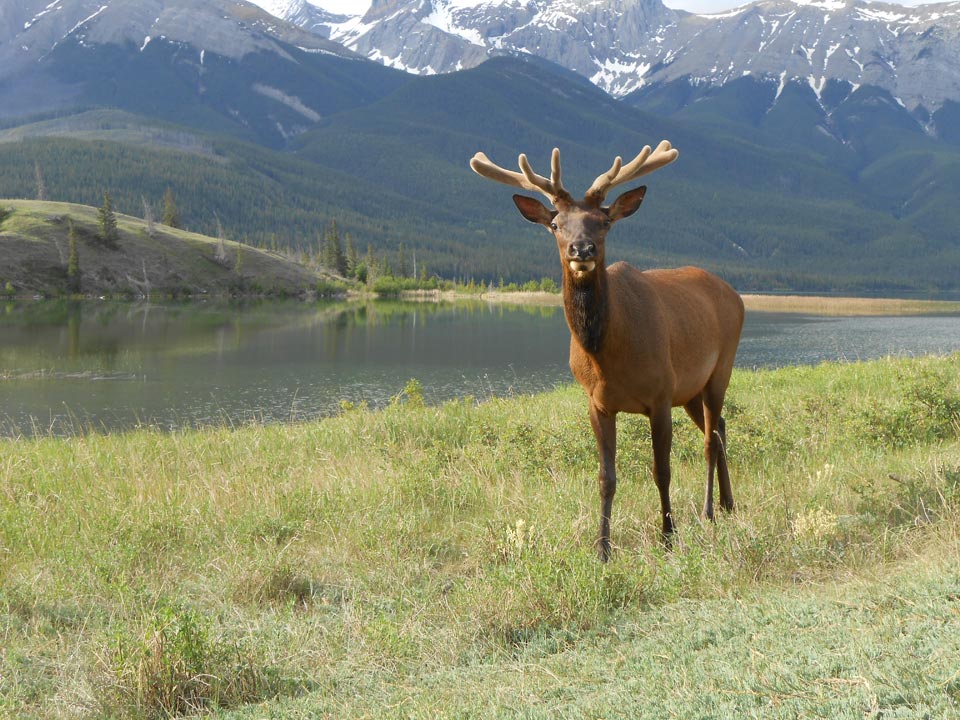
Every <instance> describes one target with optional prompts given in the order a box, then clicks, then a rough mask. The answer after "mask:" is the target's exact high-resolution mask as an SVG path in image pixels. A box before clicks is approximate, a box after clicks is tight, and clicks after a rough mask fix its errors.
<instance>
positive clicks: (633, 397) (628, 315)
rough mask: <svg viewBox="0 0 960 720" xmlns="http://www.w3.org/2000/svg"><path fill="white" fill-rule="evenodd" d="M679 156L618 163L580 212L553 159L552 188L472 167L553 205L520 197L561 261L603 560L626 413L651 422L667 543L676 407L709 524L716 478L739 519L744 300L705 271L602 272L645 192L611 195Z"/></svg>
mask: <svg viewBox="0 0 960 720" xmlns="http://www.w3.org/2000/svg"><path fill="white" fill-rule="evenodd" d="M676 157H677V151H676V150H675V149H673V148H671V146H670V143H668V142H667V141H663V142H661V143H660V145H659V146H658V147H657V149H656V150H655V151H651V149H650V147H649V146H647V147H645V148H644V149H643V151H641V153H640V154H639V155H637V157H636V158H635V159H634V160H633V161H631V162H630V163H628V164H627V165H622V161H621V159H620V158H619V157H618V158H616V160H615V161H614V163H613V167H612V168H611V169H610V171H608V172H606V173H604V174H602V175H600V176H599V177H598V178H597V179H596V181H594V183H593V185H592V186H591V187H590V189H589V190H588V191H587V193H586V194H585V196H584V198H583V200H579V201H578V200H574V198H573V197H572V196H571V195H570V194H569V193H568V192H567V191H566V190H565V189H564V188H563V185H562V184H561V180H560V151H559V150H557V149H554V151H553V156H552V162H551V165H552V168H551V177H550V178H549V179H547V178H545V177H542V176H540V175H537V174H535V173H534V172H533V170H532V169H531V167H530V164H529V162H528V161H527V158H526V156H525V155H521V156H520V159H519V165H520V170H521V172H519V173H518V172H511V171H508V170H505V169H503V168H501V167H499V166H497V165H494V164H493V163H492V162H490V160H488V159H487V157H486V156H485V155H484V154H483V153H477V154H476V155H475V156H474V157H473V159H472V160H471V161H470V166H471V167H472V168H473V170H474V171H475V172H477V173H479V174H480V175H482V176H484V177H486V178H489V179H491V180H495V181H497V182H501V183H504V184H507V185H512V186H514V187H519V188H522V189H525V190H530V191H535V192H540V193H542V194H544V195H546V197H548V198H549V199H550V202H551V203H552V205H553V207H552V208H548V207H546V206H544V205H543V204H542V203H541V202H540V201H538V200H536V199H534V198H530V197H526V196H524V195H514V196H513V200H514V203H515V204H516V206H517V208H518V209H519V210H520V213H521V214H522V215H523V217H525V218H526V219H527V220H529V221H531V222H534V223H539V224H540V225H543V226H544V227H546V228H547V229H548V230H549V231H550V232H551V233H553V235H554V237H555V238H556V241H557V248H558V250H559V252H560V263H561V266H562V268H563V305H564V313H565V315H566V319H567V324H568V325H569V327H570V335H571V337H570V369H571V370H572V371H573V375H574V377H576V379H577V381H578V382H579V383H580V385H582V386H583V389H584V390H585V391H586V393H587V397H588V398H589V401H590V424H591V426H592V428H593V433H594V435H595V436H596V440H597V447H598V450H599V457H600V476H599V483H600V531H599V535H598V539H597V547H598V552H599V555H600V557H601V559H603V560H607V559H608V558H609V556H610V515H611V510H612V506H613V498H614V494H615V492H616V488H617V473H616V467H615V463H616V453H617V433H616V418H617V413H619V412H629V413H642V414H644V415H646V416H647V417H648V418H649V419H650V431H651V436H652V441H653V475H654V479H655V481H656V484H657V490H658V491H659V494H660V508H661V514H662V521H663V536H664V538H665V539H666V540H667V541H668V542H669V539H670V536H671V534H672V533H673V529H674V523H673V515H672V511H671V508H670V446H671V444H672V432H673V424H672V419H671V408H673V407H679V406H682V407H683V408H684V409H685V410H686V412H687V414H688V415H689V416H690V418H691V419H692V420H693V422H695V423H696V425H697V427H698V428H700V430H701V431H702V432H703V434H704V455H705V458H706V463H707V473H706V489H705V497H704V504H703V514H704V515H705V516H706V517H707V518H709V519H711V520H712V519H713V510H714V507H713V505H714V503H713V487H714V478H715V476H716V479H717V484H718V486H719V491H720V506H721V508H723V509H724V510H732V509H733V493H732V491H731V489H730V475H729V472H728V470H727V461H726V453H725V444H726V432H725V423H724V419H723V416H722V410H723V400H724V395H725V394H726V391H727V385H728V383H729V381H730V374H731V371H732V369H733V362H734V357H735V356H736V353H737V345H738V343H739V341H740V331H741V328H742V326H743V314H744V311H743V301H742V300H741V299H740V296H739V295H738V294H737V292H736V291H735V290H734V289H733V288H732V287H730V285H728V284H727V283H726V282H724V281H723V280H721V279H720V278H718V277H717V276H715V275H712V274H710V273H708V272H706V271H704V270H701V269H699V268H694V267H685V268H680V269H676V270H647V271H644V272H641V271H639V270H637V269H635V268H633V267H631V266H630V265H628V264H626V263H623V262H618V263H615V264H614V265H611V266H610V267H607V266H606V264H605V261H604V259H605V241H606V236H607V232H608V230H609V229H610V227H611V226H612V225H613V223H615V222H617V221H618V220H622V219H624V218H626V217H629V216H630V215H632V214H633V213H634V212H636V210H637V208H638V207H639V206H640V203H641V202H642V200H643V197H644V194H645V193H646V187H645V186H644V187H639V188H636V189H634V190H629V191H627V192H625V193H623V194H622V195H620V196H619V197H618V198H617V199H616V201H615V202H613V203H612V204H611V205H610V206H609V207H606V206H604V205H603V200H604V198H605V196H606V193H607V192H608V191H609V190H610V189H611V188H612V187H614V186H616V185H620V184H623V183H627V182H630V181H632V180H634V179H636V178H637V177H640V176H641V175H645V174H647V173H649V172H652V171H653V170H656V169H659V168H660V167H663V166H664V165H666V164H668V163H670V162H673V160H675V159H676Z"/></svg>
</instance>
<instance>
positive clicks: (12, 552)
mask: <svg viewBox="0 0 960 720" xmlns="http://www.w3.org/2000/svg"><path fill="white" fill-rule="evenodd" d="M420 398H421V396H420V393H419V391H418V386H417V384H416V383H411V384H410V386H409V387H408V390H407V392H406V394H405V396H403V397H402V398H400V399H399V400H398V402H397V403H396V404H395V405H394V406H391V407H389V408H387V409H385V410H384V411H381V412H370V411H367V410H366V409H364V408H349V407H345V408H344V410H343V412H342V414H341V415H340V416H338V417H335V418H331V419H329V420H325V421H322V422H316V423H307V424H300V425H287V426H251V427H240V428H233V429H230V428H214V429H209V430H203V431H189V432H187V431H185V432H178V433H173V434H164V433H159V432H154V431H146V430H145V431H138V432H132V433H128V434H117V435H108V436H104V435H95V434H92V435H86V436H83V437H77V438H72V439H56V438H48V439H39V440H18V441H13V440H3V441H0V716H2V717H10V718H95V717H96V718H128V717H129V718H164V717H170V716H173V715H181V714H189V713H195V712H204V713H210V714H213V715H215V716H217V717H220V718H229V719H230V720H239V719H244V720H260V719H262V718H278V719H286V720H289V719H294V718H303V719H306V718H327V717H329V718H347V717H349V718H362V717H371V718H425V719H426V718H443V717H450V718H493V717H506V718H642V717H664V718H732V717H745V718H798V717H803V718H819V717H822V718H857V719H858V720H859V719H862V718H881V717H882V718H926V717H929V718H944V717H960V705H958V703H960V660H958V658H960V355H954V356H951V357H946V358H922V359H912V360H882V361H876V362H871V363H865V364H848V365H822V366H819V367H815V368H792V369H783V370H776V371H758V372H737V373H736V374H735V375H734V379H733V383H732V386H731V390H730V394H729V405H728V411H727V417H728V441H729V457H730V464H731V468H732V473H733V480H734V493H735V496H736V499H737V502H738V510H737V511H736V512H735V513H734V514H732V515H724V516H722V517H720V518H719V521H718V522H717V524H716V525H709V524H706V525H705V524H703V523H701V521H700V520H699V518H698V514H697V508H698V507H699V506H700V504H701V501H702V497H701V494H702V475H703V464H702V457H701V456H702V452H701V440H699V439H698V438H697V436H696V431H695V430H694V429H693V427H692V425H691V424H690V423H689V422H688V421H687V420H686V418H685V417H683V416H681V415H679V414H678V415H676V416H675V424H676V431H675V446H674V455H673V457H674V486H673V498H674V507H675V510H676V515H677V521H678V523H679V528H680V529H679V533H678V537H677V540H676V543H675V546H674V548H673V549H672V550H670V551H667V550H665V549H664V548H663V547H662V545H661V543H660V542H659V539H658V518H659V508H658V504H657V501H656V491H655V488H654V485H653V482H652V481H651V479H650V472H649V463H650V450H649V434H648V430H647V427H646V423H645V421H644V419H643V418H633V417H628V416H621V417H622V419H621V423H620V440H619V448H620V455H619V458H618V460H619V468H620V477H621V484H620V491H619V494H618V497H617V501H616V503H615V507H614V518H613V540H614V543H615V546H616V549H615V554H614V557H613V559H612V561H611V562H610V563H609V564H607V565H601V564H600V563H599V562H598V561H596V560H595V558H594V556H593V551H592V543H593V539H594V534H595V530H596V522H597V517H596V516H597V498H596V481H595V476H596V459H595V449H594V441H593V438H592V436H591V434H590V430H589V423H588V422H587V418H586V402H585V399H584V398H583V396H582V392H581V391H580V390H579V388H575V387H570V388H564V389H559V390H557V391H554V392H551V393H548V394H544V395H538V396H532V397H515V398H510V399H505V400H489V401H485V402H482V403H477V402H475V401H473V400H464V401H459V402H453V403H449V404H445V405H442V406H439V407H424V406H423V404H422V402H421V399H420Z"/></svg>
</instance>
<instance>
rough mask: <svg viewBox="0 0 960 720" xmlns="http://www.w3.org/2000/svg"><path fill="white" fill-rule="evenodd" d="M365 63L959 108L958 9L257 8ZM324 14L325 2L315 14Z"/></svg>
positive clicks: (808, 4) (631, 5)
mask: <svg viewBox="0 0 960 720" xmlns="http://www.w3.org/2000/svg"><path fill="white" fill-rule="evenodd" d="M255 1H256V2H257V3H258V4H260V5H261V6H262V7H264V8H266V9H268V10H269V11H270V12H274V13H277V14H279V15H280V16H281V17H283V18H285V19H287V20H290V21H291V22H294V23H296V24H297V25H300V26H301V27H303V28H305V29H309V30H311V31H312V32H316V33H318V34H320V35H322V36H324V37H328V38H330V39H332V40H336V41H338V42H340V43H342V44H343V45H345V46H346V47H348V48H350V49H351V50H354V51H356V52H358V53H360V54H361V55H365V56H367V57H369V58H371V59H374V60H377V61H379V62H382V63H384V64H386V65H389V66H392V67H395V68H400V69H403V70H407V71H409V72H415V73H423V74H431V73H443V72H451V71H455V70H459V69H462V68H465V67H471V66H474V65H477V64H479V63H480V62H482V61H483V60H484V59H485V58H487V57H488V56H490V55H494V54H506V53H528V54H533V55H537V56H540V57H543V58H545V59H547V60H551V61H553V62H555V63H557V64H560V65H562V66H564V67H567V68H569V69H570V70H573V71H575V72H577V73H580V74H581V75H584V76H585V77H587V78H590V79H591V80H592V81H593V82H594V83H596V84H597V85H599V86H600V87H602V88H603V89H605V90H606V91H608V92H609V93H611V94H613V95H617V96H622V95H626V94H629V93H631V92H633V91H636V90H638V89H640V88H643V87H645V86H649V85H651V84H656V83H664V82H670V81H672V80H676V79H678V78H689V80H690V82H692V83H694V84H702V83H708V84H723V83H725V82H727V81H729V80H732V79H735V78H738V77H742V76H743V75H748V74H749V75H754V76H756V77H759V78H765V79H774V80H776V81H777V82H778V83H780V84H781V85H782V84H783V83H785V82H788V81H790V80H800V81H802V82H804V83H809V85H810V86H811V87H812V88H813V89H814V91H815V92H817V93H819V92H820V90H821V89H822V88H823V87H824V85H825V83H826V82H827V81H828V80H830V79H837V80H845V81H847V82H849V83H850V84H851V85H853V86H855V87H856V86H860V85H875V86H878V87H881V88H883V89H885V90H887V91H889V92H890V93H891V95H892V96H893V97H895V98H897V99H898V100H899V101H900V102H902V103H903V104H904V105H905V106H906V107H907V108H909V109H911V110H913V109H915V108H916V107H918V106H923V107H924V108H926V109H927V110H933V109H936V108H937V107H939V106H940V105H942V104H943V102H944V101H945V100H948V99H952V100H958V99H960V2H949V3H938V4H929V5H923V6H919V7H915V8H906V7H903V6H901V5H893V4H887V3H879V2H866V1H865V0H758V2H754V3H750V4H747V5H743V6H741V7H739V8H737V9H735V10H732V11H729V12H725V13H721V14H716V15H695V14H692V13H688V12H684V11H680V10H672V9H670V8H668V7H666V6H665V5H663V4H662V3H661V2H660V0H373V3H372V5H371V6H370V7H369V9H368V10H367V11H366V13H365V14H364V15H362V16H356V15H354V16H351V15H343V14H336V13H331V12H330V11H329V7H330V6H329V5H326V7H327V8H328V9H326V10H324V9H322V8H320V7H318V6H317V5H316V4H314V3H312V2H308V0H255ZM314 2H320V0H314Z"/></svg>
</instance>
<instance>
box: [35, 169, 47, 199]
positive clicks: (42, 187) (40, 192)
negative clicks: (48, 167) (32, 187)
mask: <svg viewBox="0 0 960 720" xmlns="http://www.w3.org/2000/svg"><path fill="white" fill-rule="evenodd" d="M33 174H34V175H35V176H36V178H37V200H46V199H47V184H46V183H45V182H44V181H43V171H42V170H41V169H40V161H39V160H34V161H33Z"/></svg>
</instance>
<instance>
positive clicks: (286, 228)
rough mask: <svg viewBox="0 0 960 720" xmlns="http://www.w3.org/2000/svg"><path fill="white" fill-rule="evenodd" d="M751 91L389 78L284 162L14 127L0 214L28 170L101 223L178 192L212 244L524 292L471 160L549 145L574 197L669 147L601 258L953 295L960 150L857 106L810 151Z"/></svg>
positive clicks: (136, 127) (531, 233)
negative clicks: (396, 261) (103, 213)
mask: <svg viewBox="0 0 960 720" xmlns="http://www.w3.org/2000/svg"><path fill="white" fill-rule="evenodd" d="M338 62H339V63H340V64H339V65H337V67H338V71H339V72H344V73H348V72H350V68H351V67H353V66H354V65H355V66H356V67H359V68H364V70H363V72H366V68H365V65H366V64H365V63H363V62H362V61H350V62H346V61H338ZM351 63H352V64H351ZM314 71H315V72H320V70H318V69H316V68H315V69H314ZM357 81H358V82H360V81H362V75H360V76H357ZM388 81H389V82H393V80H390V79H388ZM339 82H340V83H341V84H342V83H346V82H347V80H346V79H345V78H343V77H341V78H340V80H339ZM864 92H865V91H864ZM756 94H757V93H756V92H754V91H753V90H751V89H749V88H747V91H745V92H743V93H740V94H737V95H731V94H729V93H728V94H726V95H721V96H718V97H717V98H706V99H704V101H702V102H698V103H696V106H697V107H696V111H697V112H694V111H693V108H694V106H693V105H689V106H687V105H685V104H683V103H678V104H677V105H676V106H675V107H673V108H672V109H671V108H668V107H666V105H665V104H664V102H660V103H659V104H657V103H656V102H653V100H654V99H655V98H654V99H651V98H647V101H646V102H639V103H638V104H639V105H641V106H642V107H634V106H632V105H631V104H629V103H627V102H624V101H618V100H615V99H613V98H611V97H609V96H607V95H606V94H604V93H603V92H602V91H600V90H598V89H597V88H595V87H594V86H593V85H591V84H590V83H589V82H587V81H586V80H584V79H582V78H580V77H579V76H575V75H573V74H572V73H569V72H568V71H565V70H562V69H560V68H558V67H556V66H553V65H550V64H549V63H546V62H543V61H539V60H532V59H511V58H499V59H494V60H491V61H489V62H487V63H485V64H484V65H482V66H480V67H478V68H475V69H473V70H470V71H464V72H460V73H455V74H451V75H445V76H436V77H423V78H417V77H410V76H403V78H402V82H397V83H395V84H394V86H393V87H392V88H391V87H387V86H386V85H383V86H381V87H380V90H379V91H378V93H375V94H374V95H373V96H370V97H367V98H366V99H356V98H354V99H353V100H351V101H350V102H346V103H344V104H342V105H340V106H338V107H337V108H334V109H332V111H331V112H330V114H329V115H325V116H323V117H322V118H320V119H318V120H317V121H316V122H313V123H311V124H310V128H309V129H305V130H304V131H303V132H299V133H298V134H296V135H295V136H294V137H291V138H290V139H289V140H288V141H286V142H285V143H284V144H283V145H282V146H280V147H270V146H268V145H270V144H271V143H272V142H273V141H270V143H266V144H258V143H256V142H250V141H249V137H248V138H247V139H244V134H243V133H237V134H234V135H232V136H231V135H225V134H223V133H222V132H210V131H209V128H207V127H205V126H204V123H203V122H196V123H193V125H192V126H191V127H188V126H184V125H177V124H171V123H170V121H169V120H168V121H163V122H161V121H158V120H156V119H153V118H148V117H145V116H144V115H143V114H142V112H143V109H142V108H136V109H137V110H138V111H139V112H138V113H121V112H118V111H116V110H97V111H90V112H86V113H81V114H75V115H67V116H59V117H56V118H50V117H48V118H45V119H37V120H36V122H29V123H28V122H16V123H14V122H10V121H8V123H7V125H8V126H9V127H8V129H7V130H5V131H0V197H22V198H35V197H37V192H38V190H37V177H38V175H37V173H38V172H39V173H40V174H41V175H42V178H43V182H44V184H45V193H46V197H47V198H49V199H55V200H68V201H71V202H81V203H85V204H89V205H98V204H99V203H100V201H101V199H102V196H103V193H104V192H109V193H110V194H111V196H112V197H113V198H114V201H115V203H116V207H117V209H118V210H119V211H121V212H124V213H129V214H132V215H142V212H143V210H142V208H143V201H144V199H146V200H147V202H149V203H151V204H153V205H154V206H156V204H158V203H159V201H160V198H161V197H162V195H163V193H164V192H165V191H166V190H167V189H170V190H171V192H172V193H173V195H174V196H175V198H176V200H177V204H178V206H179V208H180V211H181V214H182V219H183V223H184V226H185V227H187V228H189V229H191V230H196V231H200V232H204V233H207V234H215V229H216V227H217V221H218V219H219V221H220V222H221V223H222V226H223V228H224V229H225V231H226V234H227V236H228V237H230V238H231V239H236V240H239V241H242V242H248V243H252V244H255V245H265V246H271V247H272V246H274V245H278V246H283V247H302V248H306V247H313V246H315V245H316V244H317V243H318V241H319V238H320V236H321V234H322V231H323V228H324V227H325V226H327V225H328V224H329V222H330V221H331V220H336V222H337V223H338V225H339V226H340V227H341V229H342V230H343V231H344V232H349V233H350V234H351V235H352V236H353V238H354V242H355V243H356V245H357V247H358V249H359V250H360V251H361V252H363V251H364V250H365V249H366V246H367V245H368V244H369V245H371V246H372V247H373V248H374V249H375V250H376V251H378V252H394V251H395V250H396V248H397V246H398V245H399V244H400V243H403V244H404V246H405V247H406V248H407V249H408V250H410V251H416V252H417V254H418V258H420V261H421V262H422V263H424V264H425V265H426V266H427V267H428V268H429V271H430V272H431V273H433V272H436V273H440V274H441V275H446V276H458V277H464V278H467V277H475V278H476V279H478V280H480V279H485V280H497V279H499V278H501V277H502V278H504V279H505V280H507V281H510V280H526V279H529V278H531V277H541V276H544V275H555V274H556V273H557V265H556V263H557V261H556V256H555V253H556V250H555V248H554V243H553V241H552V239H551V238H550V237H549V235H547V234H546V233H544V232H543V230H542V229H540V228H536V227H534V226H532V225H530V224H529V223H527V222H525V221H524V220H523V219H522V218H521V217H520V216H519V215H518V214H517V213H516V211H515V209H514V208H513V205H512V203H511V202H510V197H509V196H510V191H509V190H508V189H507V188H504V187H502V186H496V185H495V184H493V183H490V182H487V181H485V180H483V179H481V178H479V177H477V176H476V175H474V174H473V173H472V172H471V171H470V170H469V168H468V165H467V162H468V160H469V158H470V157H471V156H472V155H473V154H474V153H475V152H476V151H477V150H483V151H484V152H486V153H487V154H488V155H489V156H490V157H491V158H492V159H493V160H494V161H495V162H498V163H500V164H503V165H505V166H508V167H513V166H514V165H515V162H516V155H517V153H518V152H521V151H522V152H526V153H527V154H528V155H529V156H530V158H531V161H532V162H533V164H534V166H535V168H537V169H540V170H541V171H544V170H545V169H546V166H547V163H548V158H549V151H550V149H551V148H552V147H554V146H557V147H560V148H561V150H562V153H563V160H564V173H565V175H564V182H565V184H566V185H567V187H569V188H570V189H571V190H573V191H574V192H582V191H583V189H584V188H585V187H587V185H589V183H590V182H591V181H592V179H593V177H595V176H596V175H597V174H599V173H600V172H602V171H605V170H606V169H607V168H608V167H609V165H610V162H611V161H612V159H613V157H614V156H615V155H618V154H619V155H624V156H632V155H633V154H634V153H636V152H637V151H639V149H640V148H641V147H642V146H643V145H644V144H647V143H650V144H653V143H656V142H658V141H659V140H660V139H662V138H668V139H670V140H671V142H672V143H673V144H674V145H675V146H676V147H678V148H679V149H680V153H681V155H680V160H679V161H678V162H677V163H675V164H674V165H671V166H670V167H669V168H666V169H664V170H662V171H660V172H658V173H657V174H655V175H653V176H650V178H649V179H648V180H647V185H648V186H649V188H650V190H649V192H648V195H647V198H646V200H645V203H644V206H643V208H642V209H641V211H640V212H639V213H638V214H637V215H636V216H635V217H634V218H631V220H630V221H629V223H624V224H623V225H622V226H618V227H617V229H616V231H615V232H614V234H613V235H612V236H611V239H610V245H609V248H610V249H609V253H610V255H611V256H612V259H627V260H629V261H631V262H633V263H635V264H637V265H639V266H643V267H649V266H654V265H657V266H660V265H675V264H682V263H688V262H694V263H697V264H700V265H704V266H706V267H709V268H712V269H714V270H717V271H719V272H721V273H722V274H723V275H724V276H726V277H727V278H729V279H730V280H732V281H733V282H734V283H735V284H736V285H737V286H738V287H740V288H741V289H746V290H749V289H778V288H784V289H786V288H789V289H795V290H820V291H823V290H846V291H861V292H863V291H885V292H889V291H921V292H925V293H937V292H951V291H956V290H957V289H958V288H960V240H958V237H957V231H956V228H957V227H958V226H960V208H957V206H956V203H955V202H953V201H952V200H951V197H950V193H951V192H952V191H951V188H955V187H957V186H958V182H960V148H958V147H957V146H956V145H953V144H950V143H947V142H945V141H942V140H936V139H933V138H930V137H928V136H925V135H923V134H922V133H919V134H918V133H916V132H913V131H910V132H907V131H906V130H905V129H904V128H902V127H899V126H898V122H899V116H898V115H897V114H896V112H892V111H889V110H888V109H887V104H885V103H884V102H881V101H880V100H877V99H876V96H871V95H869V94H867V95H862V97H861V100H862V101H861V102H859V104H852V103H848V105H847V106H846V110H845V111H844V112H845V114H844V112H840V113H839V114H838V115H837V118H838V119H837V122H840V121H841V120H842V121H843V122H845V123H846V127H847V132H848V133H849V134H851V136H855V137H856V138H857V143H859V144H855V143H845V142H842V141H840V140H837V139H836V138H834V139H830V138H826V139H825V140H824V141H823V142H820V143H815V142H809V140H810V138H819V137H820V136H821V135H822V134H823V133H822V132H821V131H819V130H818V129H817V125H816V123H811V122H807V121H806V120H805V118H807V117H808V116H807V115H804V114H803V113H799V114H796V115H791V116H790V118H787V119H785V118H786V116H784V115H782V114H781V115H774V114H772V113H766V112H763V111H762V109H758V107H757V106H755V105H753V104H751V103H753V102H754V100H753V98H754V97H755V95H756ZM661 99H662V98H661ZM636 101H637V99H636V98H634V99H633V100H632V102H636ZM198 102H200V103H201V104H202V103H203V102H206V101H205V100H203V99H202V98H201V99H200V100H198ZM797 102H798V107H801V108H802V107H805V106H804V104H803V103H805V102H807V99H806V98H805V97H803V96H800V97H799V98H798V101H797ZM687 107H689V108H690V109H689V110H688V109H686V108H687ZM643 108H647V109H643ZM648 110H656V114H655V113H653V112H649V111H648ZM193 117H197V115H196V114H194V115H191V114H186V115H185V116H184V117H183V119H182V122H186V123H191V122H192V120H191V118H193ZM758 118H760V120H758ZM788 120H789V121H788ZM805 122H807V124H804V123H805ZM777 123H779V125H778V124H777ZM264 142H265V141H264Z"/></svg>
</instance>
